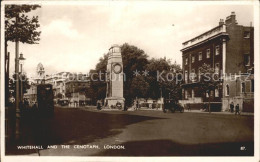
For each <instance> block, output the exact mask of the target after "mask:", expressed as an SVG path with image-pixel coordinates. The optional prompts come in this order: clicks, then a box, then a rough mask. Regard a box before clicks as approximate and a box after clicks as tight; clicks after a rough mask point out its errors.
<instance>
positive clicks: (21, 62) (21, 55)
mask: <svg viewBox="0 0 260 162" xmlns="http://www.w3.org/2000/svg"><path fill="white" fill-rule="evenodd" d="M24 60H25V58H24V57H23V54H22V53H21V54H20V57H19V63H20V65H21V76H20V79H21V96H20V98H21V102H23V78H22V75H23V64H24Z"/></svg>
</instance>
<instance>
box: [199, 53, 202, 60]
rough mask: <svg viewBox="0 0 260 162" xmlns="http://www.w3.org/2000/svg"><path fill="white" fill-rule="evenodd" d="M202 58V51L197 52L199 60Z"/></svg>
mask: <svg viewBox="0 0 260 162" xmlns="http://www.w3.org/2000/svg"><path fill="white" fill-rule="evenodd" d="M201 60H202V52H199V61H201Z"/></svg>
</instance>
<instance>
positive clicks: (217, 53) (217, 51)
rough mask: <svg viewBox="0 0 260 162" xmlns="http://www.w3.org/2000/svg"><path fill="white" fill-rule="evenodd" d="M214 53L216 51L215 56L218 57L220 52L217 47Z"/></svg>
mask: <svg viewBox="0 0 260 162" xmlns="http://www.w3.org/2000/svg"><path fill="white" fill-rule="evenodd" d="M215 51H216V55H219V52H220V51H219V46H216V50H215Z"/></svg>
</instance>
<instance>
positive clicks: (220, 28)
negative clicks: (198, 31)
mask: <svg viewBox="0 0 260 162" xmlns="http://www.w3.org/2000/svg"><path fill="white" fill-rule="evenodd" d="M224 32H226V25H221V26H217V27H215V28H213V29H211V30H210V31H208V32H206V33H204V34H202V35H199V36H198V37H196V38H193V39H191V40H189V41H187V42H184V43H182V45H183V48H187V47H189V46H192V45H194V44H197V43H199V42H202V41H204V40H206V39H208V38H210V37H213V36H215V35H217V34H220V33H224Z"/></svg>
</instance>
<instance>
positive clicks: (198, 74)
mask: <svg viewBox="0 0 260 162" xmlns="http://www.w3.org/2000/svg"><path fill="white" fill-rule="evenodd" d="M200 75H201V74H200V69H199V72H198V77H199V81H200V78H201V76H200Z"/></svg>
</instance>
